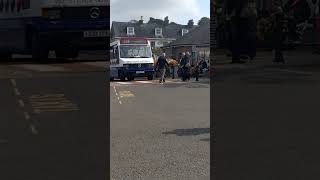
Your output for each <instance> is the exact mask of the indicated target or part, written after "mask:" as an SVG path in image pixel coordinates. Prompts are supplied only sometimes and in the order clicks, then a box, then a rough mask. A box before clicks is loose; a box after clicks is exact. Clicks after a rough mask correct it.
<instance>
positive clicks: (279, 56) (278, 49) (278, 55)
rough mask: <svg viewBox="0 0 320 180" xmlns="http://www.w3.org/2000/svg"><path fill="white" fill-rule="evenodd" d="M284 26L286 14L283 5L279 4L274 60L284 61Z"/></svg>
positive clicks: (275, 17)
mask: <svg viewBox="0 0 320 180" xmlns="http://www.w3.org/2000/svg"><path fill="white" fill-rule="evenodd" d="M283 26H284V14H283V10H282V8H281V6H278V8H277V10H276V12H275V13H274V25H273V49H274V52H275V53H274V60H273V62H282V63H284V58H283V53H282V48H283V47H282V44H283V40H284V38H285V34H284V32H283Z"/></svg>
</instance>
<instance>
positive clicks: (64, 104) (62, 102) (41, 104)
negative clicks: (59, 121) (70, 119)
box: [30, 94, 79, 114]
mask: <svg viewBox="0 0 320 180" xmlns="http://www.w3.org/2000/svg"><path fill="white" fill-rule="evenodd" d="M30 103H31V106H32V108H33V112H34V113H36V114H39V113H41V112H70V111H77V110H79V108H78V106H77V105H76V104H74V103H72V102H71V101H70V100H68V99H67V98H66V97H65V95H64V94H46V95H32V96H31V97H30Z"/></svg>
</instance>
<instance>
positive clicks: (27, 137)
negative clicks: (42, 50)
mask: <svg viewBox="0 0 320 180" xmlns="http://www.w3.org/2000/svg"><path fill="white" fill-rule="evenodd" d="M91 63H92V62H91ZM28 64H29V63H28ZM85 67H87V68H85ZM50 68H51V71H50ZM73 70H74V71H73ZM105 77H106V73H105V68H96V69H95V70H94V68H93V67H92V66H90V65H84V64H81V63H73V64H64V63H60V64H47V65H43V64H33V65H32V66H29V65H28V66H27V65H26V64H25V63H23V62H20V63H18V64H16V63H9V64H8V63H4V64H1V65H0V98H1V101H0V107H1V108H0V117H1V118H0V126H1V131H0V132H1V133H0V148H1V149H0V151H1V153H0V154H1V155H0V158H1V160H0V161H1V167H0V169H1V174H0V177H1V179H4V180H5V179H12V180H22V179H23V180H24V179H28V180H29V179H30V180H31V179H33V180H57V179H59V180H72V179H77V180H81V179H83V180H88V179H101V180H102V179H103V180H104V179H107V178H106V177H107V173H108V164H109V163H108V161H107V159H108V152H109V148H108V138H107V137H108V134H107V132H108V131H107V130H108V129H109V127H108V117H109V113H108V110H109V87H107V86H106V79H105Z"/></svg>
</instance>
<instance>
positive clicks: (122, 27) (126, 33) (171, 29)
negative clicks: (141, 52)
mask: <svg viewBox="0 0 320 180" xmlns="http://www.w3.org/2000/svg"><path fill="white" fill-rule="evenodd" d="M196 27H197V26H196V25H193V24H192V25H190V24H189V25H181V24H176V23H173V22H171V23H168V22H167V23H143V20H140V21H137V22H116V21H113V22H112V25H111V41H114V40H117V39H119V38H121V37H145V38H147V39H148V40H149V41H150V42H151V46H152V48H153V49H156V48H161V47H163V46H166V45H168V44H169V43H171V42H173V41H175V40H176V39H179V38H181V37H183V36H185V35H186V34H188V33H189V32H190V31H192V30H193V29H195V28H196Z"/></svg>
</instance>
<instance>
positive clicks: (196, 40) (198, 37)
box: [168, 24, 210, 46]
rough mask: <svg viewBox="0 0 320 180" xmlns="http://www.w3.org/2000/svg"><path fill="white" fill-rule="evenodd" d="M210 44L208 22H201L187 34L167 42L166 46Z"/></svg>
mask: <svg viewBox="0 0 320 180" xmlns="http://www.w3.org/2000/svg"><path fill="white" fill-rule="evenodd" d="M188 45H195V46H210V24H203V25H201V26H199V27H197V28H195V29H193V30H192V31H190V32H189V33H188V34H186V35H184V36H183V37H180V38H179V39H177V40H175V41H173V42H172V43H170V44H168V46H188Z"/></svg>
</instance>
